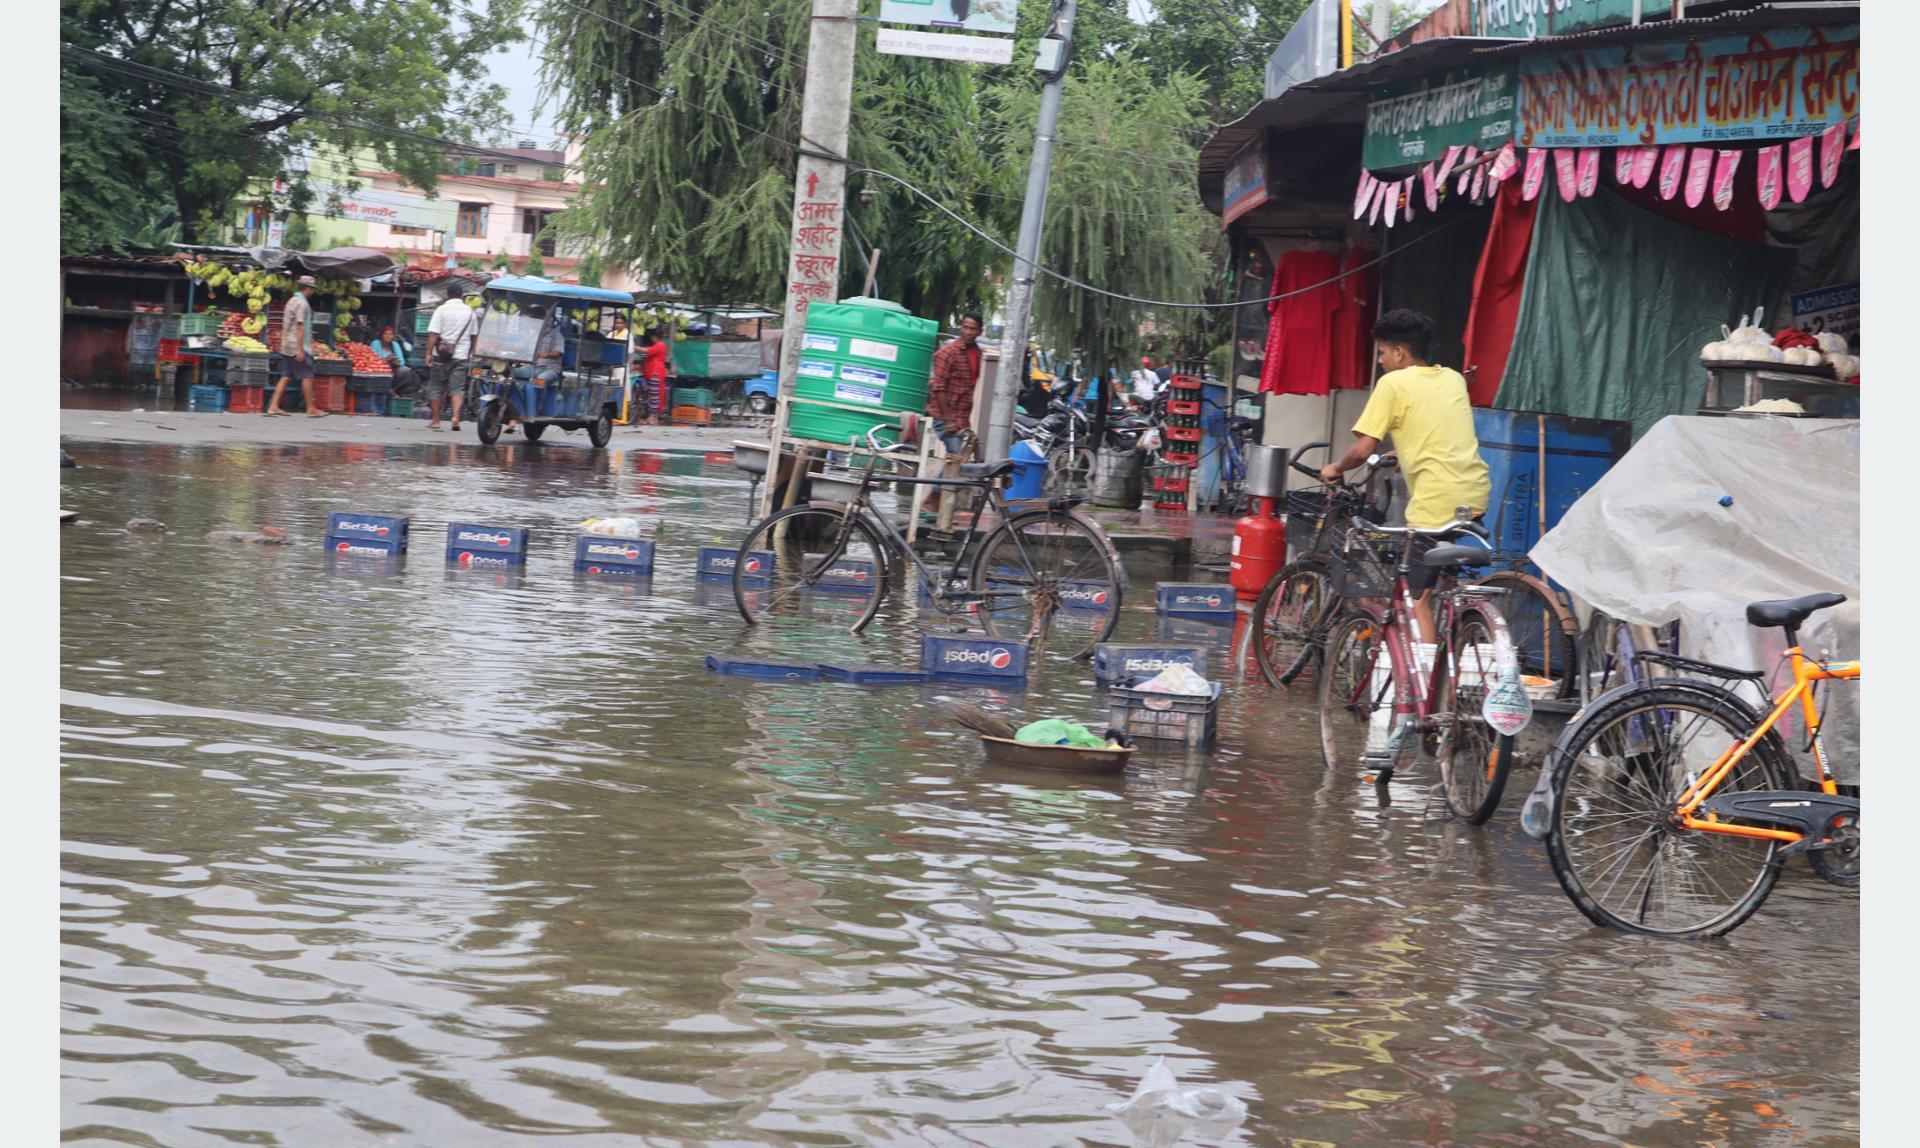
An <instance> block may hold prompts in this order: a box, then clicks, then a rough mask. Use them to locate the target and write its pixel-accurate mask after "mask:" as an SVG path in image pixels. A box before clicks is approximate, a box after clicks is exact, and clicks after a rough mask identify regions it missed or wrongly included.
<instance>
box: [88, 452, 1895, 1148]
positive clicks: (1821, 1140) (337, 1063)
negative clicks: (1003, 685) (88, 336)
mask: <svg viewBox="0 0 1920 1148" xmlns="http://www.w3.org/2000/svg"><path fill="white" fill-rule="evenodd" d="M65 445H66V446H67V447H68V449H69V450H70V451H71V452H72V453H74V454H75V455H76V456H77V457H78V458H79V460H80V462H81V463H82V465H83V467H84V469H80V470H74V471H67V472H64V473H63V475H62V483H63V487H64V491H63V495H62V504H63V505H65V506H67V507H71V508H73V509H76V510H79V511H80V512H81V514H82V520H81V521H80V522H79V523H78V524H77V525H73V526H68V527H65V528H63V530H62V539H63V554H62V579H63V582H62V603H61V648H62V659H61V668H60V673H61V683H62V685H63V687H64V690H65V692H64V705H63V708H62V712H61V724H62V734H63V757H62V765H63V787H62V797H63V806H62V811H61V818H62V837H63V840H64V866H63V869H64V874H63V901H64V932H63V941H64V945H63V957H64V961H63V966H62V980H63V997H62V999H63V1004H64V1026H63V1028H64V1033H63V1038H62V1039H63V1048H64V1076H65V1079H64V1083H63V1089H62V1101H63V1107H62V1112H63V1124H64V1126H65V1128H66V1138H67V1140H69V1141H71V1142H75V1143H84V1144H128V1145H167V1146H197V1145H209V1146H213V1145H220V1146H227V1145H233V1144H249V1145H289V1146H292V1145H298V1146H307V1145H318V1146H325V1148H335V1146H353V1145H374V1144H395V1145H434V1146H439V1145H487V1146H495V1145H502V1146H507V1145H533V1144H540V1145H556V1144H564V1145H578V1146H581V1148H587V1146H595V1148H598V1146H603V1145H638V1144H659V1145H666V1144H673V1145H686V1144H717V1145H863V1144H928V1145H942V1146H945V1145H963V1144H972V1145H996V1146H1001V1145H1004V1146H1027V1145H1034V1146H1042V1145H1046V1146H1051V1145H1096V1144H1099V1145H1124V1144H1129V1143H1131V1142H1132V1141H1131V1140H1130V1138H1129V1135H1128V1133H1127V1132H1126V1130H1125V1129H1124V1128H1123V1127H1122V1126H1121V1125H1120V1124H1119V1123H1118V1122H1117V1121H1116V1120H1115V1119H1114V1118H1113V1116H1112V1115H1111V1114H1110V1113H1109V1112H1108V1111H1107V1106H1108V1105H1110V1104H1113V1103H1115V1102H1118V1101H1121V1100H1124V1099H1125V1098H1126V1097H1127V1096H1128V1095H1129V1094H1130V1093H1131V1092H1132V1090H1133V1087H1134V1084H1135V1082H1136V1081H1138V1080H1139V1078H1140V1077H1141V1075H1142V1074H1143V1073H1144V1072H1145V1071H1146V1070H1147V1069H1148V1067H1149V1066H1151V1065H1152V1064H1153V1062H1154V1061H1155V1059H1156V1058H1158V1057H1162V1056H1164V1057H1165V1058H1166V1061H1167V1063H1168V1065H1169V1066H1171V1067H1172V1068H1173V1069H1174V1070H1175V1071H1176V1072H1177V1073H1178V1074H1179V1075H1180V1077H1181V1078H1182V1079H1183V1080H1184V1081H1186V1082H1189V1083H1194V1082H1212V1083H1218V1084H1221V1085H1223V1086H1224V1087H1226V1088H1228V1089H1230V1090H1231V1091H1232V1092H1233V1093H1234V1094H1236V1095H1237V1096H1239V1097H1240V1098H1241V1099H1243V1100H1244V1101H1245V1102H1246V1104H1247V1107H1248V1108H1249V1110H1250V1116H1249V1118H1248V1120H1247V1122H1246V1124H1245V1125H1244V1126H1243V1127H1242V1128H1241V1129H1240V1130H1239V1131H1238V1132H1237V1133H1235V1134H1234V1135H1233V1136H1232V1137H1231V1138H1230V1140H1229V1141H1228V1142H1230V1143H1234V1144H1242V1145H1284V1146H1290V1148H1307V1146H1315V1148H1317V1146H1324V1145H1340V1146H1352V1145H1406V1144H1432V1145H1442V1144H1460V1145H1490V1144H1491V1145H1542V1146H1558V1145H1579V1144H1605V1145H1613V1144H1623V1143H1624V1144H1632V1145H1675V1146H1678V1145H1687V1146H1694V1145H1702V1144H1711V1145H1720V1144H1727V1145H1841V1144H1849V1143H1854V1142H1856V1141H1857V1139H1858V1109H1859V1105H1858V1093H1857V1089H1858V1070H1857V1066H1858V1060H1859V1051H1860V1046H1859V1026H1858V997H1857V992H1856V989H1855V986H1854V970H1855V969H1856V968H1857V961H1858V955H1859V948H1858V928H1857V923H1858V908H1859V904H1858V900H1857V898H1856V897H1855V896H1854V895H1853V894H1851V893H1848V892H1844V891H1841V890H1837V889H1833V888H1831V887H1828V886H1826V885H1824V884H1821V883H1819V882H1818V881H1817V880H1815V879H1813V878H1811V877H1810V876H1809V875H1808V874H1807V872H1806V870H1805V868H1804V866H1803V865H1801V864H1800V863H1795V865H1794V867H1793V869H1792V870H1791V871H1790V872H1789V875H1788V876H1787V878H1786V879H1785V880H1783V881H1782V882H1781V885H1780V886H1779V888H1778V890H1777V892H1776V893H1775V894H1774V896H1773V898H1772V899H1771V900H1770V901H1769V902H1768V903H1767V905H1766V906H1765V908H1764V909H1763V910H1762V911H1761V912H1760V913H1759V914H1758V915H1757V916H1756V917H1755V918H1754V919H1753V920H1752V921H1750V922H1749V923H1748V924H1747V925H1745V926H1744V927H1743V928H1741V929H1740V930H1739V931H1737V932H1736V933H1735V934H1734V935H1733V936H1732V937H1730V938H1727V939H1723V940H1720V941H1714V942H1706V943H1692V944H1676V943H1668V942H1660V941H1654V940H1650V939H1643V938H1631V937H1625V936H1620V935H1615V934H1610V933H1605V932H1601V931H1598V930H1595V929H1593V928H1591V927H1590V926H1588V925H1587V923H1586V922H1585V920H1584V919H1583V918H1581V917H1580V916H1579V915H1578V914H1577V913H1576V912H1575V911H1574V909H1573V908H1572V906H1571V905H1570V904H1568V902H1567V901H1566V899H1565V898H1564V897H1563V896H1562V894H1561V893H1560V891H1559V889H1558V887H1557V886H1556V885H1555V883H1554V880H1553V877H1552V874H1551V872H1550V870H1549V868H1548V866H1547V863H1546V860H1545V857H1544V854H1543V853H1542V851H1541V849H1540V848H1539V847H1538V846H1537V845H1536V844H1535V843H1533V842H1532V841H1531V840H1529V839H1528V838H1526V837H1525V836H1524V835H1523V834H1521V833H1520V831H1519V829H1518V826H1517V824H1516V812H1517V803H1518V799H1519V794H1524V792H1525V789H1526V788H1527V786H1528V784H1530V781H1531V774H1530V772H1529V773H1528V774H1526V775H1522V777H1521V778H1520V779H1518V780H1517V781H1516V782H1515V786H1516V789H1517V791H1518V792H1517V793H1515V794H1513V795H1511V796H1510V797H1509V804H1508V806H1507V807H1506V808H1505V809H1503V810H1502V812H1501V813H1500V815H1499V816H1498V817H1497V818H1496V819H1495V821H1494V823H1493V824H1492V825H1491V826H1490V827H1489V828H1488V829H1487V830H1484V831H1481V830H1474V829H1469V828H1466V827H1463V826H1458V825H1456V824H1452V823H1449V822H1447V821H1445V820H1444V819H1441V818H1440V817H1439V816H1438V814H1435V815H1432V816H1429V815H1427V814H1426V813H1424V812H1423V802H1422V799H1421V796H1422V788H1423V786H1424V785H1425V784H1426V783H1429V782H1430V781H1431V780H1432V778H1431V777H1428V776H1423V775H1422V774H1421V773H1420V772H1419V771H1414V772H1413V773H1412V774H1411V775H1410V776H1409V777H1407V778H1406V779H1404V780H1403V781H1396V783H1395V793H1394V801H1393V804H1391V805H1390V806H1388V807H1387V808H1384V809H1383V808H1381V807H1380V806H1379V805H1378V803H1377V802H1376V800H1375V796H1374V791H1373V788H1372V786H1370V785H1367V784H1366V783H1364V782H1363V781H1362V780H1361V779H1360V778H1359V777H1358V776H1357V773H1354V772H1352V771H1338V772H1333V773H1330V772H1328V771H1326V770H1324V769H1322V767H1321V764H1320V761H1319V757H1318V754H1317V752H1316V751H1315V749H1314V744H1313V741H1312V739H1313V737H1314V728H1315V727H1314V718H1313V711H1312V709H1311V708H1310V706H1308V705H1305V704H1302V702H1301V700H1300V699H1298V698H1295V697H1290V696H1287V695H1283V694H1278V693H1275V692H1272V691H1269V690H1267V689H1266V688H1265V687H1264V686H1261V685H1258V684H1253V683H1246V684H1240V685H1233V686H1230V687H1229V690H1228V693H1227V697H1226V700H1225V702H1224V703H1223V707H1224V708H1223V714H1222V717H1221V738H1220V745H1219V749H1218V752H1216V753H1215V754H1213V755H1211V756H1210V757H1203V758H1198V759H1196V760H1193V761H1189V760H1187V759H1186V758H1185V757H1183V756H1179V755H1174V754H1163V755H1161V756H1159V757H1154V758H1149V759H1148V760H1146V761H1145V762H1144V763H1141V764H1139V765H1137V766H1136V767H1135V768H1134V769H1133V770H1132V771H1131V772H1130V774H1129V775H1128V776H1127V777H1126V779H1125V780H1124V781H1123V782H1113V783H1108V784H1098V783H1085V782H1075V781H1072V780H1066V779H1060V778H1053V777H1047V776H1043V775H1034V774H1027V773H1008V772H1004V771H1001V770H999V769H996V768H992V767H986V766H983V764H982V763H981V761H980V753H979V750H978V748H977V743H975V742H974V741H973V740H972V739H971V738H970V737H967V736H964V735H962V734H961V733H959V732H957V731H956V729H955V727H953V726H952V725H950V724H949V723H948V722H947V721H945V720H943V719H942V717H941V715H940V712H939V702H938V701H937V700H936V699H938V698H941V697H945V696H958V695H961V694H966V695H967V696H970V697H972V698H973V699H974V700H976V701H977V700H983V699H984V700H987V701H989V702H990V703H992V704H1002V703H1005V704H1012V705H1016V706H1024V707H1025V708H1026V712H1028V713H1030V714H1032V715H1034V716H1046V715H1053V714H1059V715H1066V716H1077V717H1081V718H1082V719H1092V720H1097V715H1099V714H1100V713H1101V707H1100V703H1099V701H1098V700H1097V695H1096V693H1095V690H1094V687H1093V683H1092V681H1091V679H1090V677H1089V676H1088V674H1087V672H1086V671H1085V670H1083V669H1081V668H1079V667H1077V666H1067V665H1063V664H1060V663H1050V664H1049V665H1048V666H1047V667H1046V668H1045V670H1044V672H1042V673H1041V674H1040V675H1038V676H1037V677H1036V679H1035V681H1034V684H1033V686H1032V688H1031V689H1029V690H1027V691H1025V692H1024V693H1013V694H1004V695H998V696H995V695H992V694H988V693H982V692H980V691H973V692H971V693H968V691H956V690H952V689H938V688H934V689H922V688H917V687H913V688H898V687H895V688H886V689H866V688H860V687H854V686H847V685H835V684H823V683H794V684H787V683H772V682H756V681H747V680H738V679H733V678H721V677H716V676H713V675H709V674H708V673H706V672H705V670H704V668H703V663H702V655H704V654H705V653H707V652H709V651H725V650H728V649H732V648H734V647H736V645H738V644H740V642H741V639H742V626H741V623H740V622H739V621H738V619H737V617H736V616H735V615H734V614H733V613H732V612H731V609H730V603H729V601H728V600H727V599H728V597H729V593H728V591H727V590H726V588H725V586H724V585H723V586H721V587H720V588H719V589H720V596H719V597H718V598H714V597H713V596H712V594H711V591H712V589H713V588H712V587H702V586H699V585H697V584H696V582H695V579H694V578H693V577H692V574H691V569H692V565H693V554H694V550H695V548H696V547H698V546H699V545H701V544H703V543H705V542H708V541H710V540H713V539H716V538H722V539H729V540H731V539H735V538H737V537H738V534H739V531H740V529H741V527H742V525H743V524H744V522H745V519H746V514H747V499H746V488H745V483H744V482H742V481H741V480H740V479H739V477H738V475H737V472H735V471H734V470H733V469H732V468H731V467H730V466H728V465H726V464H725V463H724V462H722V463H715V462H706V461H703V460H702V459H701V458H700V457H699V456H694V455H686V456H662V455H657V454H655V455H647V454H636V453H631V452H620V451H610V452H596V451H589V450H583V449H579V448H577V447H576V446H575V445H574V444H572V443H567V444H563V445H559V446H556V447H553V448H547V449H544V450H543V449H542V448H539V447H532V448H529V447H527V446H525V445H521V444H516V445H513V446H500V447H495V448H490V449H485V450H478V451H476V450H474V449H473V448H471V447H470V446H467V445H466V444H462V446H461V448H460V449H459V450H458V451H457V452H456V451H455V449H454V448H453V447H452V445H451V444H446V445H439V444H436V445H434V446H420V447H407V448H353V447H325V448H322V447H279V448H276V447H221V448H218V449H211V448H209V449H178V448H171V447H143V446H113V445H106V444H97V443H74V442H69V443H67V444H65ZM346 508H353V509H368V510H381V509H391V510H395V511H398V512H401V513H410V514H412V515H413V516H414V526H415V531H416V543H415V546H414V552H413V555H412V557H411V558H410V559H409V561H408V562H407V563H406V564H405V567H404V569H403V570H401V571H400V572H399V573H397V574H381V573H379V572H368V571H365V570H362V569H360V568H357V567H350V568H348V569H346V570H338V569H335V570H332V571H330V570H329V568H328V567H327V566H326V565H325V563H324V561H323V556H322V552H321V545H320V534H321V532H322V527H323V525H324V522H325V520H326V515H327V513H328V512H329V511H331V510H339V509H346ZM614 512H617V513H621V514H629V515H633V516H635V517H639V518H641V519H642V520H644V521H646V522H647V523H648V524H649V527H651V526H652V524H654V523H656V522H657V523H661V524H663V531H662V534H661V535H660V540H659V541H660V557H659V564H660V568H659V572H658V574H657V575H656V576H655V577H654V578H653V579H652V581H651V583H650V584H646V585H633V584H617V583H611V582H598V581H578V580H576V579H575V577H574V575H573V573H572V571H571V530H570V528H571V526H572V525H573V524H574V523H576V522H578V521H579V520H580V519H582V518H585V517H587V516H589V515H596V514H602V515H604V514H607V513H614ZM136 516H140V517H148V518H158V519H161V520H163V521H165V522H167V523H168V524H170V525H171V527H172V532H171V533H169V534H167V535H165V536H164V537H159V538H154V537H147V536H132V535H128V534H126V533H124V532H123V530H122V526H123V524H124V523H125V522H126V521H127V520H128V519H130V518H133V517H136ZM449 519H464V520H470V521H481V522H501V523H508V524H515V525H525V526H529V527H532V528H533V529H534V531H535V537H534V553H533V557H532V559H531V561H530V562H529V563H528V565H527V568H526V570H525V573H524V575H523V576H517V577H516V576H508V575H496V574H486V573H480V572H476V571H450V570H449V569H447V568H446V567H444V566H443V565H442V562H441V554H440V548H441V546H442V540H443V537H444V535H443V533H442V529H443V526H444V524H445V523H446V522H447V521H448V520H449ZM263 522H271V523H278V524H281V525H284V526H286V527H288V528H289V529H290V530H291V531H292V532H293V534H294V535H295V538H296V543H295V545H292V546H288V547H285V548H257V547H251V546H247V545H244V544H232V543H215V542H210V541H207V540H206V539H205V537H204V536H205V534H206V532H207V531H208V530H212V529H246V528H251V527H253V526H255V525H257V524H259V523H263ZM1133 598H1134V600H1135V601H1142V600H1146V598H1147V594H1146V592H1145V591H1144V589H1142V588H1139V587H1136V589H1135V591H1134V594H1133ZM703 603H710V604H703ZM1155 625H1156V620H1155V619H1154V618H1153V617H1152V616H1151V614H1149V613H1146V612H1142V611H1129V613H1128V615H1127V617H1126V619H1125V621H1124V629H1123V631H1122V635H1121V636H1122V637H1123V638H1129V639H1135V640H1140V639H1144V638H1145V637H1146V636H1148V635H1150V634H1151V633H1152V632H1153V629H1154V627H1155ZM1190 625H1198V624H1197V623H1195V624H1190ZM1203 632H1205V631H1203ZM913 633H914V630H913V623H912V618H911V616H910V615H909V614H906V613H903V612H901V611H897V610H889V611H885V612H883V613H882V615H881V617H880V618H879V620H878V621H876V623H875V626H874V630H873V632H871V633H870V634H869V635H868V636H867V637H864V638H860V639H854V638H843V639H835V638H833V637H831V636H830V635H824V634H809V635H799V636H790V635H784V634H781V635H774V634H766V633H756V634H754V635H753V637H752V639H751V643H750V644H751V645H752V646H753V647H754V648H756V649H760V650H765V651H768V652H777V653H783V654H785V655H788V656H797V657H808V658H818V657H821V656H828V655H833V654H837V653H847V654H853V655H855V656H858V657H860V658H862V659H864V660H868V661H894V662H902V663H904V662H908V661H911V660H912V658H913V656H914V649H915V639H914V637H913ZM783 642H785V643H788V645H787V646H786V647H784V648H783V647H782V645H781V643H783ZM1223 650H1224V646H1223V647H1222V648H1221V649H1218V650H1216V652H1215V658H1216V660H1218V659H1220V658H1222V657H1224V653H1223Z"/></svg>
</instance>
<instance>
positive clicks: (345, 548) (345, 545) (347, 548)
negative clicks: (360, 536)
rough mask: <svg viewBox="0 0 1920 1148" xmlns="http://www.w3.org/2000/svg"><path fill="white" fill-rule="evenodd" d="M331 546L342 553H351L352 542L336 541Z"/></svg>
mask: <svg viewBox="0 0 1920 1148" xmlns="http://www.w3.org/2000/svg"><path fill="white" fill-rule="evenodd" d="M333 548H334V549H335V550H337V551H339V552H340V553H342V554H351V553H353V543H351V542H336V543H334V544H333Z"/></svg>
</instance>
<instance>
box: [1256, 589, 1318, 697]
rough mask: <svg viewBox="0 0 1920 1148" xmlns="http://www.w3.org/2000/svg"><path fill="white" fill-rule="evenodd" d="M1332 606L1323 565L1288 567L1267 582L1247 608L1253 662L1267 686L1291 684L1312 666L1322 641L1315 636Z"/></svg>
mask: <svg viewBox="0 0 1920 1148" xmlns="http://www.w3.org/2000/svg"><path fill="white" fill-rule="evenodd" d="M1332 602H1333V582H1332V579H1330V578H1329V577H1328V576H1327V564H1326V563H1324V562H1321V561H1319V560H1317V559H1311V558H1310V559H1306V560H1304V561H1300V562H1290V563H1288V564H1287V565H1285V566H1283V567H1281V568H1280V572H1279V573H1277V574H1275V575H1274V576H1273V577H1272V578H1269V579H1268V580H1267V584H1266V586H1265V587H1263V588H1262V589H1261V591H1260V597H1259V598H1258V599H1256V600H1255V601H1254V603H1253V617H1254V624H1255V625H1257V626H1259V627H1260V629H1259V632H1258V633H1257V634H1256V635H1255V636H1254V642H1253V654H1254V659H1255V660H1256V661H1258V662H1259V663H1260V674H1261V676H1262V677H1264V678H1266V679H1267V684H1268V685H1270V686H1275V687H1278V686H1287V685H1292V684H1293V681H1294V679H1295V678H1297V677H1299V676H1300V674H1301V673H1302V672H1303V671H1305V669H1306V667H1307V663H1308V662H1310V661H1312V658H1313V655H1314V653H1315V650H1316V647H1318V646H1319V645H1320V644H1321V643H1322V642H1323V641H1324V638H1325V635H1324V634H1318V633H1316V629H1315V628H1316V627H1318V626H1319V625H1320V623H1321V621H1322V616H1323V614H1324V613H1325V611H1326V610H1327V608H1328V607H1329V606H1330V605H1331V604H1332Z"/></svg>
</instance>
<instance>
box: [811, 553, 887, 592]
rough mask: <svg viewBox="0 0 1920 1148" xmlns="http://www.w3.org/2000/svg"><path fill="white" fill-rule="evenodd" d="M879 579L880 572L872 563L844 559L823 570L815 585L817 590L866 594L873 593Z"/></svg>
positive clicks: (855, 559)
mask: <svg viewBox="0 0 1920 1148" xmlns="http://www.w3.org/2000/svg"><path fill="white" fill-rule="evenodd" d="M879 579H880V572H879V570H878V568H877V567H876V566H875V565H874V564H873V563H872V562H865V561H862V560H860V559H857V558H842V559H840V560H839V561H838V562H835V563H834V564H833V565H831V566H829V567H827V568H826V569H825V570H822V571H821V572H820V575H819V578H818V579H817V580H816V581H815V582H814V584H813V585H814V588H815V589H817V590H830V591H837V592H840V593H854V594H866V593H870V592H872V590H873V586H874V583H875V582H877V581H879Z"/></svg>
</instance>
